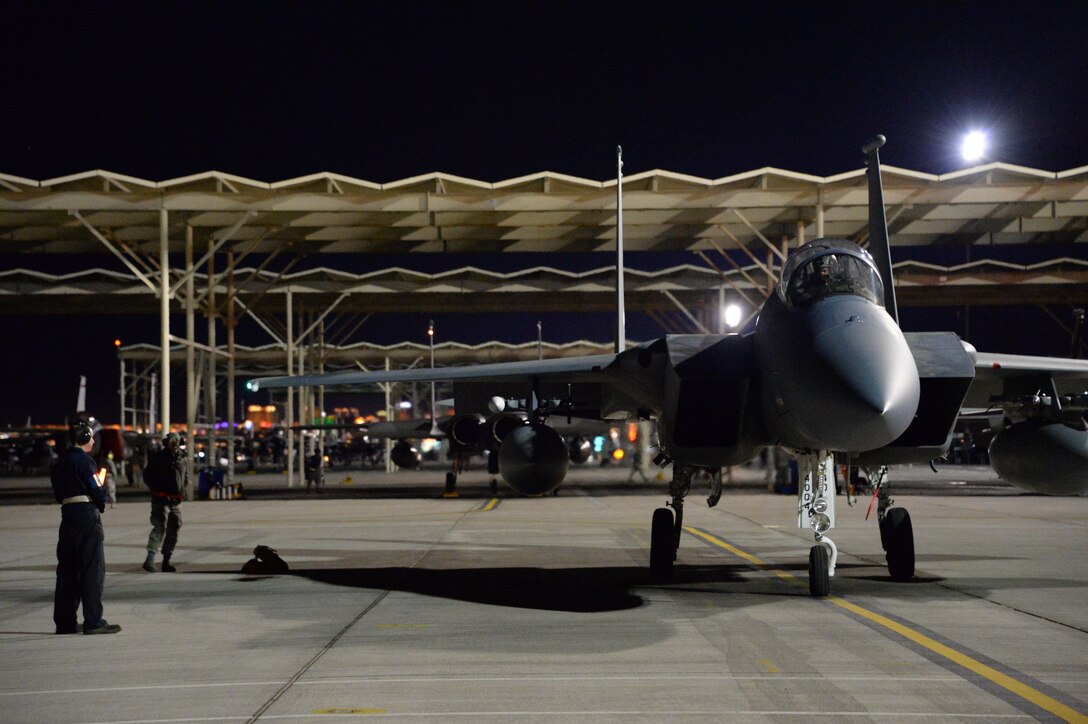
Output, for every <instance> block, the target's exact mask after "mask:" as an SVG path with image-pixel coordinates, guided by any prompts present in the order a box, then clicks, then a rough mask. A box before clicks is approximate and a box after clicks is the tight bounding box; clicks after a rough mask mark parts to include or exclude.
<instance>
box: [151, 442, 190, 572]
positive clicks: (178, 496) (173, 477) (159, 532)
mask: <svg viewBox="0 0 1088 724" xmlns="http://www.w3.org/2000/svg"><path fill="white" fill-rule="evenodd" d="M162 445H163V447H162V450H159V451H158V452H155V453H152V454H151V459H150V460H149V461H148V463H147V469H146V470H144V482H145V483H147V487H149V488H151V534H150V535H149V536H148V537H147V558H146V559H145V560H144V570H145V571H147V572H148V573H154V572H155V554H156V553H158V552H159V548H160V547H161V548H162V571H163V573H174V572H175V571H177V568H175V567H174V566H173V565H172V564H171V563H170V556H171V555H173V553H174V546H176V545H177V544H178V529H179V528H181V501H183V500H185V491H186V489H187V488H188V487H189V467H188V466H187V465H186V464H185V458H184V456H183V455H182V453H181V436H179V435H178V434H177V433H176V432H171V433H169V434H168V435H167V436H166V437H164V438H163V440H162Z"/></svg>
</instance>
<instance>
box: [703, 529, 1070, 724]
mask: <svg viewBox="0 0 1088 724" xmlns="http://www.w3.org/2000/svg"><path fill="white" fill-rule="evenodd" d="M684 530H685V531H687V532H688V533H690V534H691V535H693V536H695V537H696V538H700V539H702V540H704V541H706V542H707V543H710V544H711V545H714V546H717V547H718V548H722V549H724V550H726V551H729V552H730V553H732V554H733V555H735V556H737V557H739V558H742V559H744V560H746V561H748V562H749V563H751V564H753V565H756V566H759V567H760V568H762V569H764V570H767V571H770V572H771V573H773V574H775V575H776V576H778V577H779V578H781V579H783V580H785V581H787V582H789V583H791V584H792V585H795V586H799V587H804V588H808V581H807V580H806V581H804V582H802V581H801V579H799V578H798V577H797V576H795V575H793V574H792V573H789V572H787V571H784V570H781V569H778V568H774V567H773V566H772V565H771V564H769V563H767V562H766V561H764V560H762V559H761V558H758V557H756V556H754V555H752V554H751V553H748V552H747V551H743V550H741V549H740V548H737V547H736V546H735V545H733V544H731V543H727V542H726V541H724V540H722V539H721V538H718V537H717V536H714V535H711V534H710V533H707V532H705V531H701V530H698V529H696V528H689V527H687V526H685V527H684ZM826 600H827V601H828V603H832V604H834V605H836V606H838V607H839V608H842V609H844V610H846V611H849V612H850V613H852V614H854V615H855V616H860V617H861V618H864V619H865V620H867V621H871V622H872V623H875V624H877V625H878V626H883V627H884V628H886V629H888V630H889V631H892V632H894V633H897V634H899V635H900V636H902V637H903V638H905V639H907V640H908V641H913V642H914V643H916V644H918V645H919V646H921V647H923V648H925V649H928V650H929V651H932V652H933V653H935V654H937V655H938V656H942V657H944V658H946V659H948V660H949V661H951V662H953V663H954V664H957V665H958V666H962V667H963V668H965V669H967V670H968V671H970V672H972V673H975V674H977V675H979V676H981V677H982V678H984V679H986V680H988V681H990V682H993V683H994V684H997V685H998V686H1000V687H1001V688H1002V689H1005V690H1006V691H1008V692H1011V693H1013V694H1016V695H1017V696H1019V697H1020V698H1022V699H1024V700H1026V701H1028V702H1030V703H1032V704H1034V705H1035V706H1037V707H1039V708H1040V709H1043V710H1045V711H1048V712H1050V713H1051V714H1053V715H1054V716H1056V717H1059V718H1060V719H1063V720H1064V721H1067V722H1079V723H1081V724H1088V716H1086V715H1085V714H1082V713H1081V712H1079V711H1077V710H1076V709H1073V708H1072V707H1070V706H1067V705H1065V704H1063V703H1062V702H1060V701H1058V700H1057V699H1054V698H1053V697H1050V696H1047V695H1046V694H1044V693H1043V692H1041V691H1039V690H1038V689H1035V688H1033V687H1031V686H1028V685H1027V684H1025V683H1024V682H1022V681H1018V680H1017V679H1014V678H1013V677H1011V676H1009V675H1008V674H1004V673H1002V672H1000V671H998V670H997V669H995V668H993V667H991V666H987V665H986V664H984V663H982V662H981V661H979V660H977V659H974V658H972V657H970V656H968V655H967V654H965V653H963V652H961V651H957V650H956V649H954V648H952V647H951V646H948V645H946V644H942V643H941V642H940V641H937V640H935V639H933V638H930V637H929V636H926V635H925V634H923V633H920V632H918V631H915V630H914V629H912V628H910V627H909V626H906V625H904V624H901V623H899V622H898V621H893V620H892V619H890V618H888V617H887V616H881V615H880V614H879V613H875V612H874V611H870V610H869V609H867V608H863V607H862V606H859V605H857V604H856V603H851V602H850V601H847V600H846V599H844V598H840V597H838V596H828V597H827V599H826Z"/></svg>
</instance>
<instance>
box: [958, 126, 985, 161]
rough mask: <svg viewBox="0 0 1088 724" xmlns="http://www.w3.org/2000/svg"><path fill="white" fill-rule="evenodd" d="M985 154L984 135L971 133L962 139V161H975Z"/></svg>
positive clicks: (977, 132)
mask: <svg viewBox="0 0 1088 724" xmlns="http://www.w3.org/2000/svg"><path fill="white" fill-rule="evenodd" d="M985 153H986V134H985V133H983V132H982V131H971V132H970V133H968V134H967V135H966V136H964V138H963V160H965V161H977V160H979V159H980V158H982V156H983V155H984V154H985Z"/></svg>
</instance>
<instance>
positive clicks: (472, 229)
mask: <svg viewBox="0 0 1088 724" xmlns="http://www.w3.org/2000/svg"><path fill="white" fill-rule="evenodd" d="M882 169H883V174H884V185H885V199H886V202H887V209H888V216H889V219H890V227H891V240H892V244H893V245H922V246H924V245H931V244H974V243H980V242H981V243H1039V242H1061V243H1068V242H1081V241H1086V240H1088V167H1081V168H1077V169H1069V170H1067V171H1061V172H1057V173H1055V172H1051V171H1043V170H1040V169H1032V168H1025V167H1021V166H1014V165H1010V164H1004V163H989V164H985V165H981V166H976V167H972V168H968V169H962V170H959V171H955V172H952V173H948V174H942V175H934V174H928V173H922V172H918V171H912V170H909V169H903V168H897V167H894V166H883V167H882ZM615 185H616V181H615V179H611V180H607V181H594V180H591V179H584V178H578V177H575V176H568V175H565V174H560V173H554V172H547V171H545V172H540V173H536V174H531V175H526V176H519V177H516V178H511V179H506V180H503V181H497V182H493V183H492V182H486V181H480V180H476V179H469V178H464V177H459V176H453V175H450V174H445V173H430V174H425V175H421V176H414V177H411V178H406V179H400V180H396V181H392V182H388V183H375V182H372V181H367V180H364V179H356V178H351V177H348V176H343V175H340V174H335V173H317V174H310V175H307V176H301V177H298V178H293V179H285V180H282V181H276V182H273V183H268V182H265V181H258V180H255V179H248V178H244V177H241V176H235V175H232V174H228V173H223V172H220V171H208V172H205V173H200V174H194V175H191V176H185V177H182V178H175V179H167V180H164V181H150V180H145V179H139V178H134V177H131V176H125V175H123V174H117V173H112V172H109V171H102V170H93V171H86V172H82V173H76V174H71V175H68V176H62V177H58V178H52V179H44V180H32V179H26V178H22V177H18V176H13V175H9V174H3V173H0V253H88V252H94V253H98V252H104V251H106V249H105V248H104V245H103V244H102V243H101V242H100V240H99V239H98V238H96V236H95V234H94V232H92V230H91V229H90V228H88V225H89V226H90V227H93V229H95V230H97V231H98V232H99V233H101V234H102V235H103V236H104V237H105V238H107V239H109V240H111V241H117V242H119V243H122V244H124V245H126V246H129V247H130V248H133V249H137V250H142V251H152V250H156V251H157V249H158V244H159V235H160V230H159V212H160V210H161V209H165V210H166V211H167V233H168V237H169V243H170V248H171V250H172V251H181V250H182V249H183V245H184V238H185V233H186V227H191V228H192V229H193V234H194V237H195V238H196V239H197V240H198V241H200V242H203V241H205V240H207V239H218V238H221V237H222V236H224V235H226V234H227V232H228V230H231V229H233V232H232V233H230V234H229V236H230V240H229V242H228V243H227V244H226V246H224V248H223V251H230V250H232V249H236V248H241V249H244V250H246V251H248V252H250V253H271V252H272V251H275V250H277V249H280V248H283V247H284V245H286V244H290V245H291V246H292V248H293V250H294V251H296V252H300V251H301V252H306V253H317V252H321V253H351V254H357V253H373V252H380V253H426V252H475V253H480V252H483V253H496V252H504V251H506V252H514V251H531V252H553V251H603V250H607V249H608V248H610V247H611V245H612V244H613V243H614V239H615V228H616V198H615ZM623 186H624V239H625V245H626V248H627V249H629V250H631V251H666V250H667V251H677V250H692V251H697V250H703V251H708V250H712V249H714V248H715V247H733V248H736V247H737V246H738V245H744V246H746V247H748V248H749V249H750V250H752V251H753V252H756V253H760V254H765V253H766V245H767V244H768V243H770V244H774V245H780V244H782V243H783V242H786V243H795V242H796V241H797V240H798V238H799V237H802V236H803V237H804V238H808V239H811V238H815V236H816V235H817V233H818V232H819V231H820V230H821V228H822V232H823V235H824V236H837V237H842V238H849V239H859V240H863V239H864V236H865V232H866V227H867V219H868V216H867V209H866V202H867V190H866V183H865V171H864V169H855V170H852V171H848V172H846V173H842V174H837V175H833V176H826V177H820V176H813V175H810V174H805V173H799V172H795V171H788V170H784V169H777V168H769V167H768V168H761V169H756V170H753V171H748V172H745V173H739V174H734V175H732V176H726V177H722V178H717V179H707V178H700V177H696V176H690V175H687V174H682V173H676V172H672V171H664V170H651V171H644V172H640V173H635V174H631V175H629V176H626V177H624V180H623ZM75 213H79V214H80V216H81V217H82V218H83V219H85V220H86V224H84V223H83V222H81V221H80V220H79V218H77V217H76V216H75V215H74V214H75ZM235 226H237V227H238V228H237V229H234V227H235Z"/></svg>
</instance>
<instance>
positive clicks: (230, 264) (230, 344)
mask: <svg viewBox="0 0 1088 724" xmlns="http://www.w3.org/2000/svg"><path fill="white" fill-rule="evenodd" d="M234 321H235V320H234V252H233V251H231V252H227V484H228V485H233V484H234V438H235V432H236V430H235V428H234V422H235V420H234Z"/></svg>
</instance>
